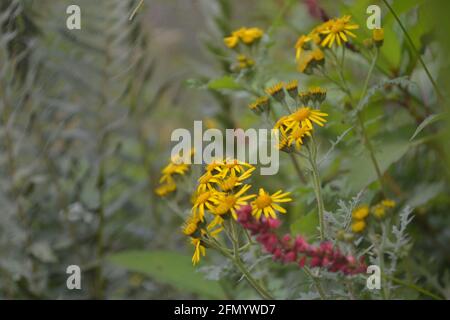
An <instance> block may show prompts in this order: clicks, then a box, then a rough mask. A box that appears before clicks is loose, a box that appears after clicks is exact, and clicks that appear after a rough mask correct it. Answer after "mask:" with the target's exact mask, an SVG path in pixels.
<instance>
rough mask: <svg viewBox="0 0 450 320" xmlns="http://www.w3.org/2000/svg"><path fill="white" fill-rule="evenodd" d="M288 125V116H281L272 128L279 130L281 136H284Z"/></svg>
mask: <svg viewBox="0 0 450 320" xmlns="http://www.w3.org/2000/svg"><path fill="white" fill-rule="evenodd" d="M288 125H289V116H282V117H281V118H280V119H278V120H277V122H276V123H275V126H274V127H273V128H274V129H278V130H280V133H281V134H286V132H287V131H288Z"/></svg>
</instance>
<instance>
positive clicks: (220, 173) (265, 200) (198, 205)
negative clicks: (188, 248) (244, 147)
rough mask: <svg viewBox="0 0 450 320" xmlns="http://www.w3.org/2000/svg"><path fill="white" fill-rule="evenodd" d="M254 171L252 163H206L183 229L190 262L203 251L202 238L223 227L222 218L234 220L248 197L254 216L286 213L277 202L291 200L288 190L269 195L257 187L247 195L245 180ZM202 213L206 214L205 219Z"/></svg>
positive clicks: (232, 161)
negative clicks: (191, 248) (191, 252)
mask: <svg viewBox="0 0 450 320" xmlns="http://www.w3.org/2000/svg"><path fill="white" fill-rule="evenodd" d="M254 170H255V167H254V166H252V165H250V164H248V163H245V162H242V161H239V160H236V159H225V160H215V161H214V162H212V163H210V164H208V165H207V166H206V168H205V173H204V174H203V175H202V176H201V177H200V178H199V179H198V185H197V189H196V191H195V193H194V195H193V201H192V202H193V206H192V210H191V215H190V216H189V218H188V219H187V221H186V223H185V227H184V229H183V232H184V234H185V235H187V236H190V237H191V239H192V243H193V244H194V245H195V251H194V256H193V260H192V261H193V263H194V264H196V263H198V261H199V259H200V253H204V249H202V248H204V246H202V245H201V243H202V237H203V236H207V237H215V236H216V235H218V234H219V233H220V232H221V231H222V230H223V223H224V221H225V219H228V218H230V217H232V218H234V219H235V220H236V219H237V215H236V211H237V210H239V209H240V208H241V207H242V206H245V205H247V204H248V202H249V201H250V200H251V199H254V201H252V202H251V206H252V208H253V209H252V211H253V214H254V215H255V217H256V218H257V219H259V218H260V216H261V215H262V214H263V215H264V216H265V217H269V216H270V217H272V218H276V212H280V213H286V210H285V209H284V208H283V207H281V206H280V205H279V204H278V203H283V202H289V201H292V199H291V198H289V197H288V195H289V193H288V192H287V193H283V192H282V191H281V190H279V191H277V192H275V193H274V194H272V195H271V194H270V193H268V192H267V191H265V190H264V189H262V188H261V189H259V194H258V195H256V194H248V192H249V190H250V188H251V185H250V184H247V180H248V179H249V178H250V177H251V175H252V173H253V171H254ZM206 213H209V217H208V218H207V217H206ZM194 258H195V259H194Z"/></svg>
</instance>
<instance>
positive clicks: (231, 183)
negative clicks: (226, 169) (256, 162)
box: [219, 168, 256, 192]
mask: <svg viewBox="0 0 450 320" xmlns="http://www.w3.org/2000/svg"><path fill="white" fill-rule="evenodd" d="M255 169H256V168H250V169H248V170H247V171H245V172H243V173H242V174H241V175H240V176H236V171H231V174H230V176H229V177H227V178H225V179H223V180H222V181H220V182H219V186H220V188H221V189H222V190H223V191H225V192H228V191H232V190H233V189H234V188H236V187H238V186H240V185H242V181H244V180H247V179H248V178H250V177H251V175H252V172H253V171H254V170H255Z"/></svg>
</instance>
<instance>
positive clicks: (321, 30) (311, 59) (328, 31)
mask: <svg viewBox="0 0 450 320" xmlns="http://www.w3.org/2000/svg"><path fill="white" fill-rule="evenodd" d="M350 20H351V16H349V15H346V16H343V17H341V18H334V19H330V20H328V21H326V22H324V23H322V24H320V25H318V26H317V27H315V28H314V29H313V30H312V31H311V32H310V33H309V34H307V35H301V36H300V37H299V38H298V40H297V42H296V43H295V59H296V61H297V62H298V70H299V71H300V72H304V73H311V71H312V70H313V69H314V68H315V67H317V66H318V65H322V64H323V63H324V59H325V55H324V53H323V51H322V50H321V49H320V48H322V47H325V48H331V47H333V45H334V44H337V45H338V46H341V45H342V44H344V43H346V42H348V41H349V37H352V38H356V35H355V34H354V33H353V32H352V31H351V30H355V29H358V28H359V26H358V25H356V24H353V23H351V21H350ZM304 51H305V52H306V53H305V54H303V52H304Z"/></svg>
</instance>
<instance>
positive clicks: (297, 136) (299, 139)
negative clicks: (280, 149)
mask: <svg viewBox="0 0 450 320" xmlns="http://www.w3.org/2000/svg"><path fill="white" fill-rule="evenodd" d="M311 130H312V129H311V128H308V127H296V128H295V129H294V130H292V132H290V134H289V135H288V137H287V139H288V140H287V144H288V145H289V146H290V145H294V146H295V148H296V149H297V150H300V148H301V146H302V144H303V138H305V137H306V136H308V137H310V136H311Z"/></svg>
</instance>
